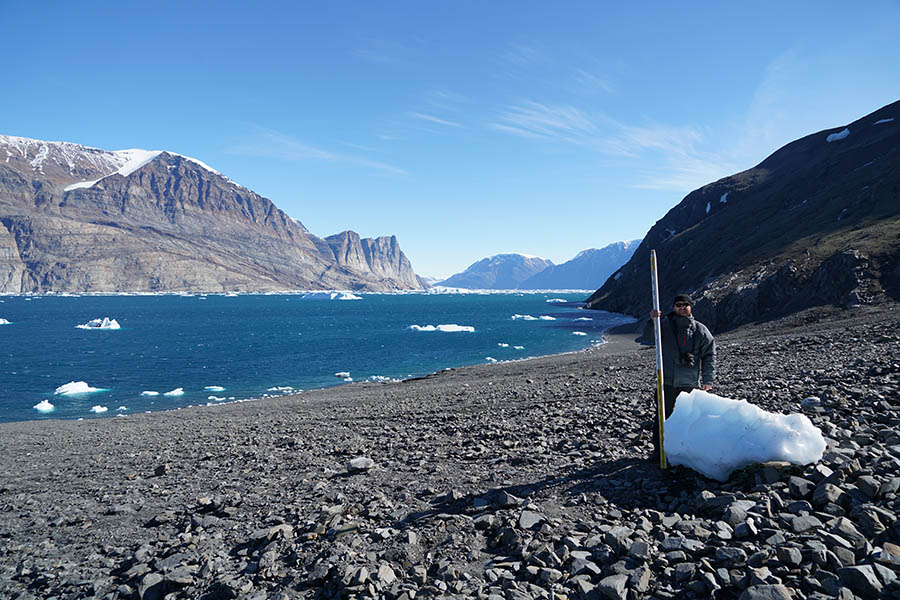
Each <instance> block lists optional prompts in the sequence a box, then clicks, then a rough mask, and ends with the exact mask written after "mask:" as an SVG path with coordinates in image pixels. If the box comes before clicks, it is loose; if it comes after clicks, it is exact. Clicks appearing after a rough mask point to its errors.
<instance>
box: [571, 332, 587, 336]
mask: <svg viewBox="0 0 900 600" xmlns="http://www.w3.org/2000/svg"><path fill="white" fill-rule="evenodd" d="M572 335H587V334H586V333H585V332H583V331H573V332H572Z"/></svg>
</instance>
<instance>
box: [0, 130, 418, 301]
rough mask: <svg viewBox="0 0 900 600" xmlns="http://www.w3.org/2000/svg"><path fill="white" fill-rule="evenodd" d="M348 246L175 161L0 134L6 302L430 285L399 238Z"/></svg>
mask: <svg viewBox="0 0 900 600" xmlns="http://www.w3.org/2000/svg"><path fill="white" fill-rule="evenodd" d="M341 236H345V237H346V238H347V239H348V240H350V242H348V245H347V246H348V250H347V252H346V253H344V254H341V253H340V252H339V251H337V250H335V244H333V243H332V242H331V241H326V240H323V239H320V238H318V237H316V236H314V235H312V234H311V233H309V231H307V229H306V228H305V227H304V226H303V225H302V224H301V223H300V222H299V221H295V220H293V219H291V218H290V217H288V216H287V215H286V214H285V213H284V212H282V211H281V210H280V209H278V208H277V207H276V206H275V205H274V204H273V203H272V202H271V201H270V200H268V199H267V198H264V197H262V196H260V195H258V194H256V193H255V192H253V191H251V190H249V189H247V188H244V187H242V186H240V185H237V184H235V183H234V182H232V181H230V180H229V179H227V178H226V177H224V176H222V175H221V174H219V173H218V172H216V171H214V170H212V169H210V168H209V167H207V166H206V165H204V164H203V163H200V162H199V161H196V160H194V159H190V158H187V157H183V156H180V155H177V154H173V153H168V152H146V151H142V150H126V151H119V152H106V151H103V150H98V149H94V148H86V147H84V146H79V145H77V144H69V143H64V142H42V141H38V140H28V139H26V138H14V137H8V136H0V292H5V293H19V292H121V291H129V292H145V291H182V290H187V291H226V290H243V291H263V290H285V289H352V290H372V291H374V290H391V289H421V288H422V287H423V285H422V283H421V282H420V281H419V280H418V278H417V277H416V276H415V273H413V270H412V266H411V265H410V263H409V260H408V259H407V258H406V256H405V255H404V254H403V252H402V251H401V250H400V248H399V245H398V244H397V240H396V238H394V237H389V238H387V237H385V238H377V239H375V240H371V239H365V240H361V239H360V238H359V236H358V235H357V234H355V233H353V232H345V233H344V234H340V235H339V236H334V237H341ZM329 240H331V238H329ZM351 247H352V248H351ZM357 251H358V252H359V257H358V258H357V256H356V254H355V253H356V252H357Z"/></svg>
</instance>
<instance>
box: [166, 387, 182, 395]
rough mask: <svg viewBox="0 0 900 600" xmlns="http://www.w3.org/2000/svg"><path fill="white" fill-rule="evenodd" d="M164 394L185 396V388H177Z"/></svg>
mask: <svg viewBox="0 0 900 600" xmlns="http://www.w3.org/2000/svg"><path fill="white" fill-rule="evenodd" d="M163 396H184V388H175V389H174V390H172V391H170V392H166V393H165V394H163Z"/></svg>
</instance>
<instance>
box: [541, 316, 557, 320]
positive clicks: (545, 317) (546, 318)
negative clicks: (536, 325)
mask: <svg viewBox="0 0 900 600" xmlns="http://www.w3.org/2000/svg"><path fill="white" fill-rule="evenodd" d="M555 320H556V317H551V316H550V315H541V321H555Z"/></svg>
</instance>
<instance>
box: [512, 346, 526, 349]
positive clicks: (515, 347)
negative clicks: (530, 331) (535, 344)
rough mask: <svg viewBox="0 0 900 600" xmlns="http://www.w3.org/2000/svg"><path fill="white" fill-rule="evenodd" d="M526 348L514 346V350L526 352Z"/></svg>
mask: <svg viewBox="0 0 900 600" xmlns="http://www.w3.org/2000/svg"><path fill="white" fill-rule="evenodd" d="M524 349H525V346H513V350H524Z"/></svg>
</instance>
